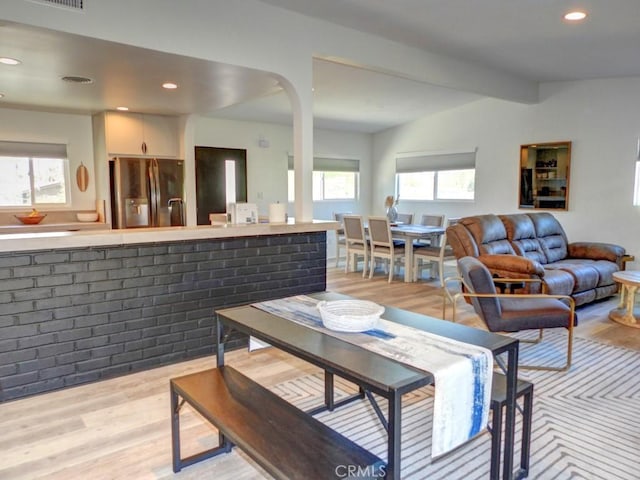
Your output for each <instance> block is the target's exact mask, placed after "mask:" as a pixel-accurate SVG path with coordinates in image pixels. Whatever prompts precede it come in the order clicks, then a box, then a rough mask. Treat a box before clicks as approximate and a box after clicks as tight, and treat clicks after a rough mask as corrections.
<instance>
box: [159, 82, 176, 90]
mask: <svg viewBox="0 0 640 480" xmlns="http://www.w3.org/2000/svg"><path fill="white" fill-rule="evenodd" d="M162 88H166V89H167V90H175V89H176V88H178V85H177V84H175V83H171V82H166V83H163V84H162Z"/></svg>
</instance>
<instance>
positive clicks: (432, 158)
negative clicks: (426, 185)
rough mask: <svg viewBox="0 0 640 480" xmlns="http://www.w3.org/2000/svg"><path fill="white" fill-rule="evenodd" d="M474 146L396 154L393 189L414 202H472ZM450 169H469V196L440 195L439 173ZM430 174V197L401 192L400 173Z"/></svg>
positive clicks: (474, 189)
mask: <svg viewBox="0 0 640 480" xmlns="http://www.w3.org/2000/svg"><path fill="white" fill-rule="evenodd" d="M476 151H477V149H476V148H473V149H468V150H460V151H431V152H409V153H404V154H398V155H397V156H396V175H395V189H396V194H397V195H398V196H399V197H400V198H401V199H403V200H406V201H414V202H474V201H475V193H476V174H477V169H476ZM452 171H461V172H464V171H469V172H472V175H473V191H472V194H471V198H468V197H463V196H460V197H459V198H447V197H441V196H440V192H442V191H443V188H442V186H441V182H440V174H442V173H443V172H452ZM405 174H407V175H415V174H432V175H433V187H432V188H433V191H431V192H430V193H431V198H427V197H426V196H425V197H424V198H407V197H406V196H403V194H402V188H401V183H402V182H401V175H405Z"/></svg>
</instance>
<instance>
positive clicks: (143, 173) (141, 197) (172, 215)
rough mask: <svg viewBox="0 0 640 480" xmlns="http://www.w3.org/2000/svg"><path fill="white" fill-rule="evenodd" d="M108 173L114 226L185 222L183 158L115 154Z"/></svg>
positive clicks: (155, 225) (153, 225) (146, 225)
mask: <svg viewBox="0 0 640 480" xmlns="http://www.w3.org/2000/svg"><path fill="white" fill-rule="evenodd" d="M109 172H110V177H111V212H112V226H113V228H136V227H171V226H183V225H185V210H184V161H183V160H174V159H168V158H133V157H118V158H114V159H113V160H111V161H110V162H109Z"/></svg>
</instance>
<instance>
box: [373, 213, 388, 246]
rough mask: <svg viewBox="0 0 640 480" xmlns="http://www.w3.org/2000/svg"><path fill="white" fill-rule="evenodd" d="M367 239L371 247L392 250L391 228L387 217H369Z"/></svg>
mask: <svg viewBox="0 0 640 480" xmlns="http://www.w3.org/2000/svg"><path fill="white" fill-rule="evenodd" d="M369 238H370V240H371V245H373V246H381V247H390V248H393V240H392V239H391V228H390V227H389V219H388V218H387V217H369Z"/></svg>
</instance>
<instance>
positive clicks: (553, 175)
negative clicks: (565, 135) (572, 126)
mask: <svg viewBox="0 0 640 480" xmlns="http://www.w3.org/2000/svg"><path fill="white" fill-rule="evenodd" d="M570 163H571V142H554V143H538V144H532V145H522V146H521V147H520V208H540V209H556V210H567V209H568V208H569V171H570V168H569V167H570Z"/></svg>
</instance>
